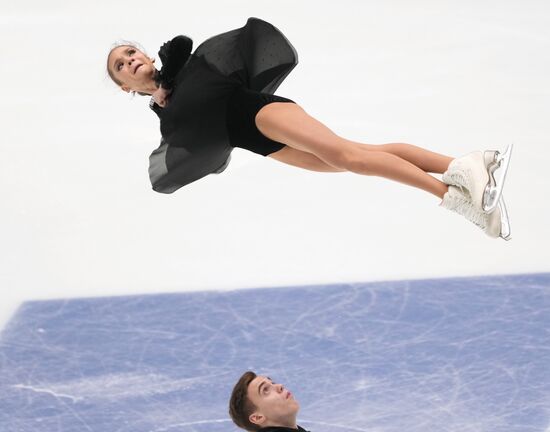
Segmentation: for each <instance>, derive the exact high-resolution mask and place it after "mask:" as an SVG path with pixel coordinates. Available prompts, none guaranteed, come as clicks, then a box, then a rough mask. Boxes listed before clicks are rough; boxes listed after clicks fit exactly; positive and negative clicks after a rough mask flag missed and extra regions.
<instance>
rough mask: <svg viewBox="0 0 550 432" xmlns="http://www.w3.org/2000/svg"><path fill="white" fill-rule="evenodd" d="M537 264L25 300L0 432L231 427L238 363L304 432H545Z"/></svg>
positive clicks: (200, 431)
mask: <svg viewBox="0 0 550 432" xmlns="http://www.w3.org/2000/svg"><path fill="white" fill-rule="evenodd" d="M549 329H550V274H538V275H518V276H499V277H484V278H457V279H439V280H423V281H400V282H383V283H368V284H361V283H357V284H342V285H329V286H310V287H298V288H274V289H261V290H242V291H233V292H202V293H185V294H169V295H151V296H134V297H116V298H99V299H79V300H70V301H68V300H63V301H42V302H29V303H26V304H24V305H23V306H21V308H20V309H19V311H18V313H17V314H16V316H15V317H14V318H13V320H12V321H11V322H10V323H9V324H8V326H7V327H6V328H5V329H4V331H3V332H2V334H1V335H0V430H2V431H3V432H4V431H5V432H15V431H17V432H26V431H29V432H30V431H33V432H36V431H39V432H40V431H44V432H46V431H61V430H62V431H83V430H84V431H105V430H112V431H132V432H172V431H186V432H191V431H197V432H221V431H227V432H235V431H237V428H236V427H235V426H233V424H232V423H231V422H230V420H229V419H228V416H227V398H228V396H229V393H230V391H231V388H232V386H233V384H234V382H235V381H236V379H237V378H238V377H239V376H240V374H241V373H242V372H244V371H245V370H247V369H252V370H255V371H256V372H258V373H261V374H267V375H269V376H270V377H271V378H273V379H274V380H275V381H279V382H282V383H283V384H285V385H286V386H287V387H288V388H289V389H290V390H291V391H292V392H293V393H294V395H295V396H296V398H297V399H298V400H299V401H300V403H301V407H302V408H301V411H300V414H299V423H300V424H301V425H302V426H303V427H305V428H306V429H309V430H311V431H312V432H329V431H350V432H367V431H368V432H390V431H391V432H397V431H399V432H401V431H403V430H406V431H407V432H420V431H422V432H425V431H444V432H474V431H484V432H548V431H549V425H550V420H549V419H550V331H549Z"/></svg>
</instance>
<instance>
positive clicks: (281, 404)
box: [247, 376, 300, 428]
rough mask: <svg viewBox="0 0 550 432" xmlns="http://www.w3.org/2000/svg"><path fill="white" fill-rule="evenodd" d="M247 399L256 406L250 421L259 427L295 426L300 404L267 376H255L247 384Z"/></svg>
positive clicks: (280, 385)
mask: <svg viewBox="0 0 550 432" xmlns="http://www.w3.org/2000/svg"><path fill="white" fill-rule="evenodd" d="M247 395H248V399H249V400H250V401H251V402H252V403H253V404H254V405H255V406H256V410H255V411H254V412H253V413H252V414H251V415H250V421H251V422H252V423H255V424H258V425H260V426H261V427H267V426H286V427H292V428H296V415H297V414H298V410H299V409H300V404H299V403H298V401H297V400H296V399H294V397H293V396H292V393H290V391H288V390H287V389H286V388H285V387H284V386H283V385H282V384H276V383H274V382H273V381H271V379H270V378H269V377H265V376H257V377H256V378H254V379H253V380H252V381H251V382H250V384H249V385H248V392H247Z"/></svg>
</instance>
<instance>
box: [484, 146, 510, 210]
mask: <svg viewBox="0 0 550 432" xmlns="http://www.w3.org/2000/svg"><path fill="white" fill-rule="evenodd" d="M513 147H514V145H513V144H510V145H509V146H508V147H507V148H506V150H505V151H504V153H499V152H494V156H493V158H492V160H491V161H490V162H489V163H487V172H488V174H489V183H488V184H487V186H486V187H485V191H484V193H483V199H482V208H483V211H484V212H485V213H491V212H493V211H494V210H495V209H496V207H497V205H498V203H499V200H500V197H501V195H502V190H503V188H504V180H505V178H506V174H507V172H508V167H509V165H510V159H511V156H512V148H513Z"/></svg>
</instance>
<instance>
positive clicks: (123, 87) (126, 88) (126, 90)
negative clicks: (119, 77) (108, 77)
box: [120, 85, 130, 93]
mask: <svg viewBox="0 0 550 432" xmlns="http://www.w3.org/2000/svg"><path fill="white" fill-rule="evenodd" d="M120 88H121V89H122V91H125V92H126V93H130V87H128V86H125V85H121V86H120Z"/></svg>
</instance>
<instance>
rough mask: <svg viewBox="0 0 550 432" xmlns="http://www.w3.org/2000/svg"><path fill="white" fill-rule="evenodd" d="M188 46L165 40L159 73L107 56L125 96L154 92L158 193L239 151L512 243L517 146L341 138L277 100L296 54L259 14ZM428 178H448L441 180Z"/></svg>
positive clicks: (139, 62)
mask: <svg viewBox="0 0 550 432" xmlns="http://www.w3.org/2000/svg"><path fill="white" fill-rule="evenodd" d="M191 50H192V41H191V39H189V38H188V37H186V36H177V37H176V38H174V39H172V40H171V41H169V42H167V43H165V44H164V45H163V46H162V47H161V49H160V51H159V57H160V60H161V61H162V69H161V70H160V71H159V70H157V69H156V68H155V66H154V60H153V59H152V58H149V57H148V56H147V55H146V54H145V53H144V52H142V51H141V50H139V49H138V48H137V47H135V46H133V45H132V44H123V45H119V46H117V47H115V48H113V49H112V50H111V51H110V52H109V55H108V58H107V70H108V73H109V75H110V77H111V78H112V79H113V81H114V82H115V83H116V84H117V85H118V86H119V87H120V88H121V89H122V90H124V91H126V92H137V93H139V94H141V95H152V98H151V102H150V107H151V108H152V109H153V111H155V112H156V113H157V115H158V116H159V118H160V130H161V134H162V139H161V145H160V147H158V148H157V149H156V150H155V151H154V152H153V153H152V154H151V156H150V166H149V176H150V179H151V183H152V185H153V189H154V190H155V191H158V192H163V193H172V192H174V191H175V190H177V189H179V188H180V187H182V186H184V185H186V184H189V183H191V182H193V181H195V180H198V179H200V178H202V177H204V176H206V175H208V174H212V173H220V172H222V171H223V170H224V169H225V167H226V166H227V165H228V163H229V160H230V153H231V151H232V150H233V148H234V147H240V148H244V149H247V150H250V151H252V152H255V153H258V154H260V155H263V156H269V157H271V158H273V159H276V160H278V161H280V162H284V163H287V164H290V165H294V166H296V167H299V168H303V169H308V170H313V171H322V172H342V171H351V172H354V173H357V174H363V175H374V176H381V177H385V178H388V179H391V180H395V181H398V182H401V183H405V184H407V185H410V186H414V187H417V188H420V189H423V190H425V191H427V192H429V193H431V194H433V195H435V196H437V197H438V198H440V199H441V200H442V201H441V205H442V206H443V207H445V208H447V209H450V210H453V211H455V212H457V213H459V214H461V215H463V216H465V217H466V218H467V219H468V220H470V221H472V222H473V223H474V224H476V225H477V226H479V227H480V228H481V229H483V231H484V232H485V233H486V234H487V235H489V236H491V237H501V238H504V239H509V238H510V226H509V221H508V216H507V213H506V207H505V204H504V200H503V198H502V196H501V194H502V186H503V182H504V177H505V174H506V170H507V167H508V162H509V155H510V149H507V150H506V152H504V153H502V154H501V153H499V152H498V151H486V152H475V153H471V154H469V155H466V156H465V157H463V158H459V159H454V160H453V158H451V157H448V156H444V155H441V154H437V153H434V152H431V151H428V150H425V149H423V148H420V147H416V146H413V145H410V144H401V143H395V144H382V145H373V144H363V143H358V142H354V141H350V140H347V139H345V138H342V137H340V136H338V135H336V134H335V133H334V132H332V131H331V130H330V129H329V128H327V127H326V126H325V125H324V124H322V123H321V122H319V121H317V120H316V119H314V118H313V117H311V116H309V115H308V114H307V113H306V112H305V111H304V109H302V108H301V107H300V106H299V105H298V104H296V103H294V102H293V101H292V100H290V99H286V98H283V97H280V96H275V95H274V94H273V93H274V92H275V90H276V89H277V87H278V86H279V85H280V84H281V82H282V81H283V80H284V79H285V78H286V76H287V75H288V74H289V73H290V71H291V70H292V69H293V68H294V67H295V66H296V64H297V62H298V59H297V54H296V51H295V50H294V48H293V46H292V45H291V44H290V42H289V41H288V40H287V39H286V38H285V36H284V35H283V34H282V33H281V32H280V31H279V30H278V29H276V28H275V27H274V26H272V25H271V24H269V23H267V22H265V21H262V20H260V19H257V18H250V19H249V20H248V22H247V23H246V25H245V26H244V27H242V28H239V29H236V30H232V31H229V32H226V33H223V34H220V35H217V36H214V37H212V38H210V39H208V40H206V41H205V42H204V43H202V44H201V45H200V46H199V47H198V48H197V49H195V51H194V52H193V53H191ZM428 173H439V174H443V178H442V179H443V181H440V180H438V179H436V178H435V177H433V176H431V175H429V174H428ZM497 174H499V175H497Z"/></svg>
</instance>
